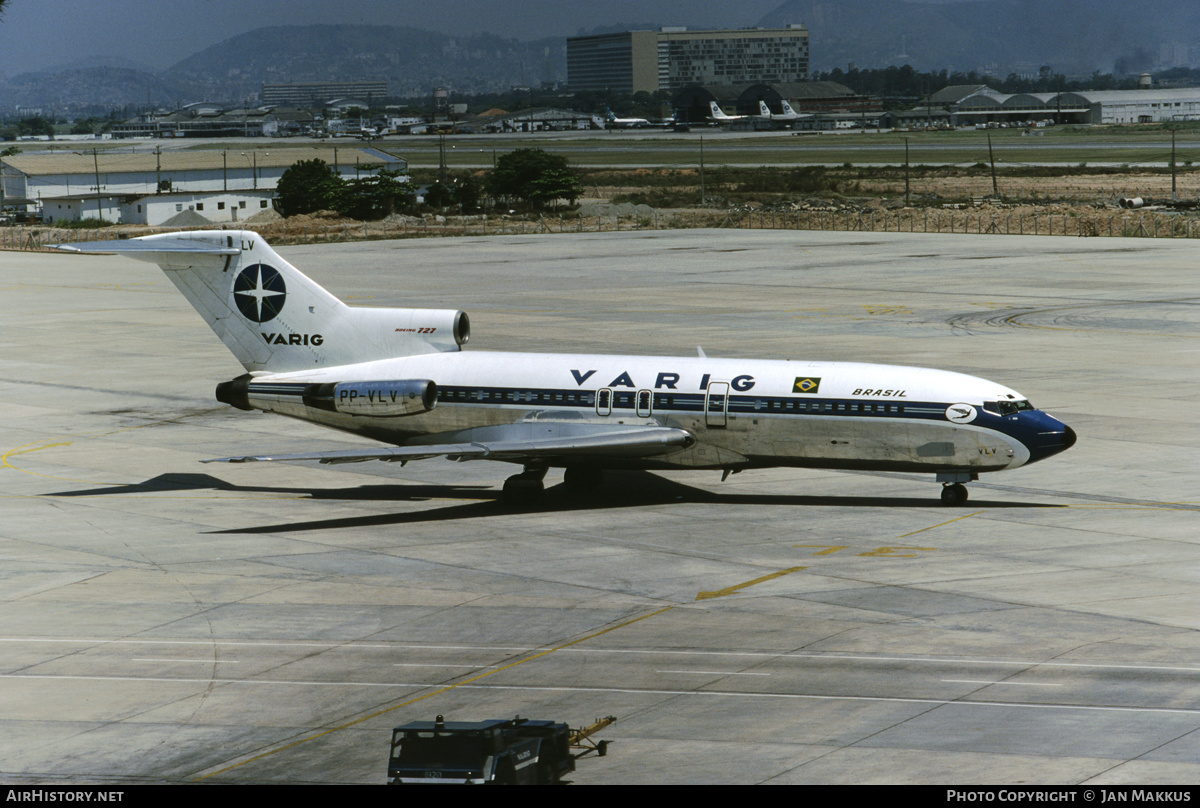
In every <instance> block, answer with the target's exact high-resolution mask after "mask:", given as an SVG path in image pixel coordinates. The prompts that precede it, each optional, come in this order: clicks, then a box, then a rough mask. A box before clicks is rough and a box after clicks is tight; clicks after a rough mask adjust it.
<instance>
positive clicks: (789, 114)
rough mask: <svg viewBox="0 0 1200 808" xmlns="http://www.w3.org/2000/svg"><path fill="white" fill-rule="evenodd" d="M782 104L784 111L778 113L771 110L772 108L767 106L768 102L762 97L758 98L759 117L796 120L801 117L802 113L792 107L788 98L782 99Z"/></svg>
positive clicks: (770, 119) (773, 119) (774, 119)
mask: <svg viewBox="0 0 1200 808" xmlns="http://www.w3.org/2000/svg"><path fill="white" fill-rule="evenodd" d="M780 104H781V105H782V107H783V112H781V113H780V114H778V115H776V114H775V113H774V112H771V108H770V107H768V106H767V102H766V101H763V100H762V99H761V98H760V99H759V100H758V113H759V114H758V117H759V118H762V119H763V120H767V121H794V120H796V119H797V118H799V117H800V113H798V112H796V110H794V109H792V105H791V104H789V103H788V102H787V101H786V100H784V101H781V102H780Z"/></svg>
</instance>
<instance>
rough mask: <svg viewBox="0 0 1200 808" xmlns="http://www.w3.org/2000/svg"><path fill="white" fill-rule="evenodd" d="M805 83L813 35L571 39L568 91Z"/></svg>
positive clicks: (766, 32)
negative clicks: (809, 36) (696, 85)
mask: <svg viewBox="0 0 1200 808" xmlns="http://www.w3.org/2000/svg"><path fill="white" fill-rule="evenodd" d="M807 78H808V29H807V28H806V27H805V26H803V25H789V26H788V27H786V28H743V29H737V30H726V31H689V30H687V29H686V28H661V29H659V30H657V31H624V32H622V33H618V34H602V35H599V36H583V37H572V38H569V39H567V85H568V86H569V87H570V89H571V92H587V91H600V92H603V91H612V92H618V93H637V92H649V93H652V92H655V91H657V90H673V91H678V90H682V89H683V88H684V87H687V86H688V85H691V84H704V85H715V84H751V83H754V82H768V83H781V82H799V81H805V80H806V79H807Z"/></svg>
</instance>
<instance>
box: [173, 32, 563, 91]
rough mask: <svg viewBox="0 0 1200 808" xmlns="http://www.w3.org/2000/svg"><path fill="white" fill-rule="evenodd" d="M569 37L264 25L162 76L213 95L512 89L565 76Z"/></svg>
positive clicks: (198, 55)
mask: <svg viewBox="0 0 1200 808" xmlns="http://www.w3.org/2000/svg"><path fill="white" fill-rule="evenodd" d="M566 62H567V59H566V42H565V40H561V39H555V40H545V41H541V42H520V41H518V40H515V39H501V38H499V37H494V36H488V35H486V34H484V35H479V36H469V37H454V36H448V35H446V34H438V33H434V32H432V31H423V30H420V29H417V28H400V27H393V26H376V25H312V26H280V27H272V28H259V29H256V30H254V31H251V32H249V33H246V34H242V35H240V36H236V37H234V38H233V39H228V40H226V41H224V42H222V43H220V44H217V45H214V46H212V47H210V48H206V49H204V50H202V51H200V52H199V53H197V54H195V55H193V56H189V57H188V58H186V59H184V60H183V61H182V62H179V63H178V64H176V65H174V66H172V67H170V68H168V69H167V70H166V71H164V72H165V75H167V76H170V77H171V78H172V79H173V80H177V81H183V82H187V83H189V84H191V85H193V86H197V87H206V88H209V91H210V93H211V92H216V91H217V90H218V89H219V88H221V87H225V86H228V85H231V84H232V85H234V86H236V87H238V88H240V89H241V91H243V92H244V91H247V90H250V91H254V92H257V91H259V90H261V86H262V83H263V82H282V81H349V80H354V79H376V78H385V79H387V80H388V83H389V87H390V90H391V92H392V94H393V95H399V96H412V95H424V94H426V93H429V92H431V91H432V90H433V88H434V87H435V86H441V87H446V88H448V89H451V90H456V91H459V92H485V91H491V90H507V89H508V88H509V87H511V86H513V85H522V84H540V83H541V82H542V81H549V80H556V79H565V78H566Z"/></svg>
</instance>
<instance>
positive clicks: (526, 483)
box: [503, 466, 604, 504]
mask: <svg viewBox="0 0 1200 808" xmlns="http://www.w3.org/2000/svg"><path fill="white" fill-rule="evenodd" d="M545 476H546V467H545V466H526V467H525V470H524V471H523V472H521V473H520V474H514V475H513V476H512V477H509V478H508V479H507V480H505V481H504V494H503V496H504V501H505V502H510V503H513V504H523V503H528V502H532V501H533V500H535V499H537V498H538V497H540V496H541V495H542V492H543V491H544V490H545V484H544V483H543V482H542V480H543V479H544V478H545ZM603 482H604V469H601V468H594V467H592V466H569V467H567V470H566V473H564V474H563V484H564V486H565V487H566V489H567V490H568V491H570V492H571V493H573V494H578V493H582V492H586V491H592V490H594V489H595V488H597V487H599V486H600V484H601V483H603Z"/></svg>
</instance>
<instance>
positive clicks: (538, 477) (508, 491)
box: [504, 466, 546, 503]
mask: <svg viewBox="0 0 1200 808" xmlns="http://www.w3.org/2000/svg"><path fill="white" fill-rule="evenodd" d="M545 476H546V467H545V466H526V467H525V470H524V471H522V472H521V473H520V474H514V475H513V476H511V477H509V478H508V479H507V480H505V481H504V500H505V501H506V502H512V503H523V502H531V501H533V500H535V499H537V498H538V497H540V496H541V495H542V491H543V490H544V489H545V486H544V485H543V484H542V480H543V479H544V478H545Z"/></svg>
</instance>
